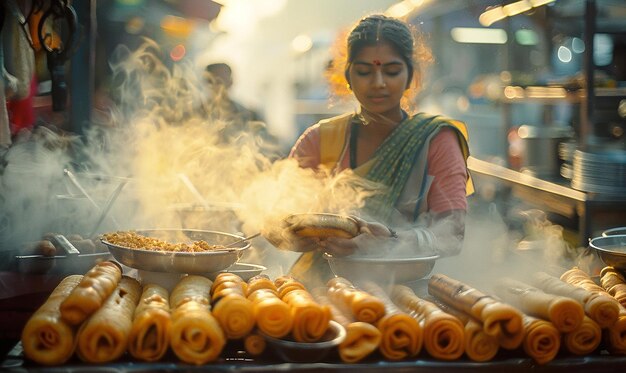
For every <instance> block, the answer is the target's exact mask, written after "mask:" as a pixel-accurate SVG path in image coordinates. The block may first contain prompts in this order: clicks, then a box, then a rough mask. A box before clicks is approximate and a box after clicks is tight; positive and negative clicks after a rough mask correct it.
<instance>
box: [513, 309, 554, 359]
mask: <svg viewBox="0 0 626 373" xmlns="http://www.w3.org/2000/svg"><path fill="white" fill-rule="evenodd" d="M524 328H525V329H526V335H525V336H524V342H523V343H522V346H523V348H524V352H526V354H527V355H528V356H530V357H531V358H532V359H533V360H534V361H535V362H536V363H537V364H540V365H543V364H546V363H548V362H550V361H552V360H553V359H554V358H555V357H556V355H557V353H558V352H559V348H561V333H559V331H558V330H557V329H556V328H555V327H554V325H552V323H551V322H549V321H546V320H542V319H538V318H535V317H532V316H528V315H524Z"/></svg>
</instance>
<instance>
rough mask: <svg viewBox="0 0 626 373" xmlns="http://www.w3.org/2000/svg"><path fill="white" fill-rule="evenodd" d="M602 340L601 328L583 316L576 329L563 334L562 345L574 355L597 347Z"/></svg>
mask: <svg viewBox="0 0 626 373" xmlns="http://www.w3.org/2000/svg"><path fill="white" fill-rule="evenodd" d="M601 341H602V330H601V329H600V327H599V326H598V324H597V323H596V322H595V321H593V320H591V318H589V316H585V319H584V320H583V322H582V324H580V326H579V327H578V328H576V330H574V331H571V332H569V333H564V334H563V347H565V349H566V350H567V351H569V352H571V353H573V354H575V355H587V354H590V353H592V352H593V351H595V350H596V348H598V346H599V345H600V342H601Z"/></svg>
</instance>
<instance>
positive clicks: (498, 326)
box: [428, 274, 524, 350]
mask: <svg viewBox="0 0 626 373" xmlns="http://www.w3.org/2000/svg"><path fill="white" fill-rule="evenodd" d="M428 293H429V294H430V295H432V296H434V297H436V298H437V299H438V300H440V301H441V302H443V303H445V304H447V305H449V306H450V307H452V308H456V309H458V310H460V311H463V312H465V313H467V314H468V315H470V316H472V317H474V318H476V319H477V320H479V321H480V322H481V323H482V325H483V329H484V331H485V333H487V334H488V335H491V336H494V337H496V338H497V339H498V343H499V344H500V346H501V347H502V348H505V349H509V350H513V349H515V348H517V347H519V346H520V345H521V343H522V341H523V339H524V324H523V321H522V313H521V312H520V311H519V310H518V309H516V308H514V307H513V306H511V305H508V304H505V303H502V302H500V301H498V300H496V299H495V298H493V297H492V296H489V295H487V294H485V293H482V292H481V291H479V290H478V289H475V288H472V287H471V286H469V285H466V284H464V283H462V282H460V281H458V280H455V279H452V278H450V277H448V276H446V275H443V274H434V275H432V276H431V278H430V280H429V281H428Z"/></svg>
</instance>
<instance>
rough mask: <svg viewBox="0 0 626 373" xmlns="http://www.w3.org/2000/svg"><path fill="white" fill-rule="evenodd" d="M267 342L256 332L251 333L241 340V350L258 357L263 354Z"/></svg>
mask: <svg viewBox="0 0 626 373" xmlns="http://www.w3.org/2000/svg"><path fill="white" fill-rule="evenodd" d="M266 347H267V342H266V341H265V338H263V336H262V335H261V334H259V333H258V332H256V331H253V332H251V333H250V334H248V335H247V336H245V338H244V339H243V348H244V349H245V350H246V352H247V353H249V354H250V355H252V356H259V355H261V354H262V353H263V352H265V348H266Z"/></svg>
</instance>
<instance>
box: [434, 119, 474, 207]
mask: <svg viewBox="0 0 626 373" xmlns="http://www.w3.org/2000/svg"><path fill="white" fill-rule="evenodd" d="M428 174H429V175H431V176H433V177H434V179H433V183H432V185H431V187H430V190H429V192H428V208H429V210H430V211H432V212H434V213H440V212H444V211H450V210H467V198H466V194H465V186H466V183H467V175H468V173H467V167H466V165H465V159H464V157H463V153H462V152H461V147H460V145H459V140H458V137H457V135H456V133H455V132H454V130H453V129H451V128H444V129H442V130H441V131H440V132H439V133H438V134H437V135H436V136H435V137H434V138H433V139H432V140H431V143H430V148H429V151H428Z"/></svg>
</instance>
